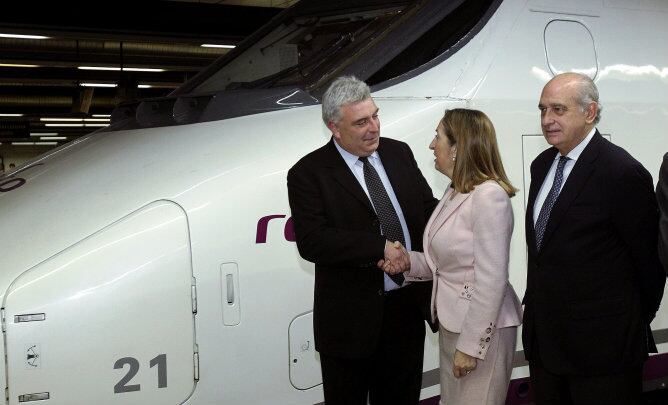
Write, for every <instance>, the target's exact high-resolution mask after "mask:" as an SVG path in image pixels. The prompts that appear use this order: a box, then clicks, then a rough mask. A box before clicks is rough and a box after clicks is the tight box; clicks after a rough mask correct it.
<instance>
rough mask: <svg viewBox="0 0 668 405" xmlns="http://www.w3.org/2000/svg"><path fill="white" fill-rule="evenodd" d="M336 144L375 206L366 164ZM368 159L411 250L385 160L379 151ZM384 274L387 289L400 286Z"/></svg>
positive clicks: (407, 247) (407, 248) (406, 228)
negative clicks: (369, 188) (366, 172)
mask: <svg viewBox="0 0 668 405" xmlns="http://www.w3.org/2000/svg"><path fill="white" fill-rule="evenodd" d="M334 146H336V149H337V150H338V151H339V153H340V154H341V157H343V160H345V161H346V165H348V168H350V171H351V172H353V175H354V176H355V178H356V179H357V182H358V183H359V184H360V186H362V189H363V190H364V193H366V196H367V198H369V202H371V206H372V207H373V201H372V200H371V197H370V196H369V190H367V188H366V182H365V181H364V165H363V164H362V162H361V161H360V160H359V156H355V155H353V154H352V153H350V152H348V151H347V150H345V149H343V148H342V147H341V146H340V145H339V144H338V143H337V142H336V141H334ZM368 160H369V163H371V166H373V168H374V169H376V171H377V172H378V177H380V181H381V182H382V183H383V186H385V191H387V195H388V196H389V197H390V201H391V202H392V206H393V207H394V210H395V211H396V212H397V216H398V217H399V223H401V230H402V231H403V233H404V241H405V242H406V250H408V251H410V250H411V236H410V234H409V233H408V225H406V219H405V218H404V213H403V211H402V210H401V206H400V205H399V200H397V196H396V194H394V189H393V188H392V184H391V183H390V179H389V178H388V177H387V173H385V168H384V167H383V162H382V161H381V160H380V155H379V154H378V152H377V151H376V152H373V153H372V154H371V156H369V159H368ZM374 210H375V208H374ZM383 275H384V276H385V291H391V290H394V289H397V288H399V287H400V286H399V285H397V283H395V282H394V281H392V279H391V278H390V277H389V276H388V275H387V274H385V273H383ZM404 284H405V282H404Z"/></svg>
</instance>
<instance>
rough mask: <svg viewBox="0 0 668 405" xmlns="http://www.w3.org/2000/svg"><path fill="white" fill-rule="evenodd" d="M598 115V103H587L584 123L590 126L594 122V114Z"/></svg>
mask: <svg viewBox="0 0 668 405" xmlns="http://www.w3.org/2000/svg"><path fill="white" fill-rule="evenodd" d="M597 113H598V103H597V102H596V101H592V102H591V103H589V105H588V106H587V109H586V110H585V121H586V122H587V124H591V123H592V122H594V121H595V120H596V114H597Z"/></svg>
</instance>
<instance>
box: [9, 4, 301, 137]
mask: <svg viewBox="0 0 668 405" xmlns="http://www.w3.org/2000/svg"><path fill="white" fill-rule="evenodd" d="M296 2H297V0H236V1H235V0H228V1H225V0H218V1H174V0H162V1H158V0H155V1H144V0H137V1H136V2H135V3H132V2H88V3H79V2H31V1H23V2H12V5H11V6H8V7H7V8H6V9H4V10H3V12H2V13H0V143H2V144H3V145H5V147H7V146H8V145H12V143H15V142H39V141H40V138H41V136H39V135H37V134H44V133H47V134H57V135H51V136H56V137H58V138H65V139H57V140H51V139H46V140H44V141H45V142H46V143H47V144H46V145H42V146H43V147H44V148H47V149H48V148H52V147H54V146H57V145H58V144H62V143H65V142H69V141H71V140H73V139H76V138H77V137H79V136H81V135H84V134H87V133H89V132H92V131H93V130H95V129H97V128H98V127H99V126H102V125H106V124H105V121H100V120H103V119H104V118H105V117H104V116H105V115H109V114H111V111H112V109H113V108H114V106H115V105H116V104H118V103H120V102H125V101H131V100H135V99H138V98H147V97H160V96H165V95H167V94H169V93H170V92H171V91H173V90H174V89H175V88H176V87H178V86H179V85H180V84H182V83H183V82H185V81H186V80H188V79H189V78H191V77H192V76H194V75H195V74H196V73H197V72H199V71H200V70H202V69H203V68H204V67H206V66H207V65H209V64H210V63H211V62H213V61H214V60H215V59H216V58H218V57H219V56H221V55H224V54H225V53H226V52H228V51H229V49H227V48H220V47H203V46H202V45H203V44H211V45H232V46H233V45H235V44H237V43H239V42H240V41H241V40H243V39H244V38H245V37H247V36H248V35H250V34H251V33H252V32H253V31H255V30H256V29H257V28H259V27H260V26H262V25H263V24H264V23H266V22H267V21H269V20H270V19H271V18H272V17H274V16H275V15H276V14H278V13H279V12H280V11H281V10H282V8H285V7H287V6H289V5H291V4H294V3H296ZM138 3H141V7H135V6H133V4H138ZM68 4H69V6H68ZM82 4H84V6H82ZM3 8H5V6H3ZM6 34H11V35H17V34H18V35H37V36H43V37H46V38H41V39H37V38H16V37H11V36H6ZM100 85H106V86H108V87H99V86H100ZM65 118H67V119H69V120H70V121H66V120H64V119H65ZM31 134H32V136H31ZM46 136H49V135H46ZM17 146H18V145H17Z"/></svg>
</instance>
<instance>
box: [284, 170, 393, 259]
mask: <svg viewBox="0 0 668 405" xmlns="http://www.w3.org/2000/svg"><path fill="white" fill-rule="evenodd" d="M288 199H289V201H290V209H291V211H292V220H293V224H294V229H295V236H296V242H297V248H298V250H299V254H300V255H301V256H302V257H303V258H304V259H306V260H308V261H310V262H313V263H318V264H319V265H323V266H336V265H346V266H357V267H369V266H374V268H375V264H376V262H377V261H378V260H380V259H382V258H383V257H384V251H385V238H384V237H383V236H382V235H380V234H379V233H373V232H365V231H359V230H350V229H343V228H337V227H333V226H331V225H330V224H329V223H328V220H327V214H326V209H325V201H324V198H323V196H322V190H321V189H320V185H319V183H318V177H317V176H316V174H315V170H311V169H310V168H309V167H304V166H303V165H300V164H299V163H298V164H297V165H295V167H293V168H292V169H290V171H289V172H288Z"/></svg>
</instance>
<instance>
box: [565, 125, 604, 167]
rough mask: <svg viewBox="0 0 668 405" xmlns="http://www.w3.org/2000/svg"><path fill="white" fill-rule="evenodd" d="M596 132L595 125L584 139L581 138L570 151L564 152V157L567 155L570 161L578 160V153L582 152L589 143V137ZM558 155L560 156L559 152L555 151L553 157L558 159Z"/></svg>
mask: <svg viewBox="0 0 668 405" xmlns="http://www.w3.org/2000/svg"><path fill="white" fill-rule="evenodd" d="M595 133H596V127H594V128H592V129H591V131H589V133H588V134H587V136H586V137H585V139H583V140H582V142H580V143H579V144H578V145H577V146H576V147H574V148H573V150H571V151H570V152H568V153H567V154H566V157H568V158H569V159H570V160H572V161H574V162H575V161H576V160H578V158H579V157H580V155H581V154H582V151H584V149H585V148H586V147H587V145H589V142H590V141H591V139H592V138H593V137H594V134H595ZM559 156H561V154H560V153H557V156H555V159H559Z"/></svg>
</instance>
